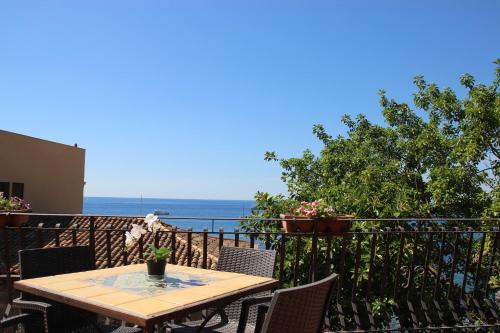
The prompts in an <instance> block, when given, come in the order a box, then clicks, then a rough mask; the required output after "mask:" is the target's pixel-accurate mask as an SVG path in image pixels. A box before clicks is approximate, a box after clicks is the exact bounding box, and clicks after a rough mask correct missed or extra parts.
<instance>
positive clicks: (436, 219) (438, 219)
mask: <svg viewBox="0 0 500 333" xmlns="http://www.w3.org/2000/svg"><path fill="white" fill-rule="evenodd" d="M0 215H28V216H57V217H94V218H99V217H117V218H144V215H116V214H53V213H18V212H14V211H10V212H5V211H0ZM158 217H159V218H161V219H164V220H199V221H202V220H207V221H212V220H215V221H242V220H249V221H252V220H264V221H282V220H283V219H282V218H263V217H217V216H170V215H158ZM295 219H296V220H304V221H314V219H310V218H295ZM338 219H339V220H351V221H364V222H366V221H380V222H413V221H414V222H442V221H498V222H500V218H498V217H428V218H427V217H405V218H370V217H367V218H348V217H338Z"/></svg>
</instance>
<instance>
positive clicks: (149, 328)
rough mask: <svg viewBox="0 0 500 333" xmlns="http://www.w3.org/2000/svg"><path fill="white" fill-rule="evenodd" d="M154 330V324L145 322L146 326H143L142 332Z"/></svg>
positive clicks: (149, 332)
mask: <svg viewBox="0 0 500 333" xmlns="http://www.w3.org/2000/svg"><path fill="white" fill-rule="evenodd" d="M154 332H155V325H154V324H146V326H144V333H154Z"/></svg>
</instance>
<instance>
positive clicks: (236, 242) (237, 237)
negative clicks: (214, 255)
mask: <svg viewBox="0 0 500 333" xmlns="http://www.w3.org/2000/svg"><path fill="white" fill-rule="evenodd" d="M234 246H235V247H239V246H240V228H238V227H235V228H234Z"/></svg>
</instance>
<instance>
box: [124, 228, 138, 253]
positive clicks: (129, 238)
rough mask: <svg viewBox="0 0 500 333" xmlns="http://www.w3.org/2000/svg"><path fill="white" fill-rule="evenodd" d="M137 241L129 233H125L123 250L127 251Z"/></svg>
mask: <svg viewBox="0 0 500 333" xmlns="http://www.w3.org/2000/svg"><path fill="white" fill-rule="evenodd" d="M136 241H137V240H136V239H135V238H134V236H132V234H131V233H130V232H128V231H127V232H126V233H125V248H126V249H129V248H130V247H132V246H133V245H134V244H135V242H136Z"/></svg>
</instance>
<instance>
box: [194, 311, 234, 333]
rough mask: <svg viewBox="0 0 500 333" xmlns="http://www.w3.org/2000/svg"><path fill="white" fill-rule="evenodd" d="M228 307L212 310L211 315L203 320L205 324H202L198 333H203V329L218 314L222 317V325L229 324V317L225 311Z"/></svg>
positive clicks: (197, 330)
mask: <svg viewBox="0 0 500 333" xmlns="http://www.w3.org/2000/svg"><path fill="white" fill-rule="evenodd" d="M225 306H226V305H223V306H219V307H217V308H215V309H213V310H212V312H211V313H209V314H208V315H207V316H206V317H205V319H203V322H202V323H201V324H200V326H199V327H198V328H197V329H196V333H199V332H202V331H203V329H204V328H205V326H206V325H207V324H208V322H209V321H210V320H211V319H212V318H213V317H214V316H215V315H216V314H219V315H220V318H221V323H227V322H228V318H227V315H226V312H225V311H224V307H225Z"/></svg>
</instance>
